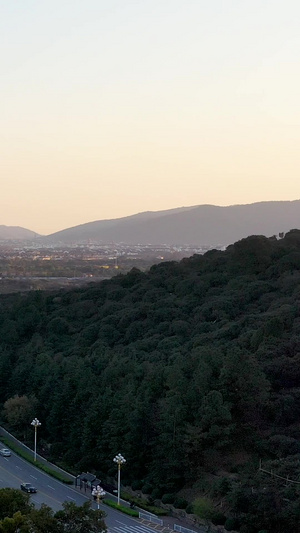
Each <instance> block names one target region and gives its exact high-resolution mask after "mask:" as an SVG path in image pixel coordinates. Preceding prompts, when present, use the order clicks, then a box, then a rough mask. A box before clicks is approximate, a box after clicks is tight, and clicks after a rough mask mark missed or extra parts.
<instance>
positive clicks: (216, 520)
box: [211, 512, 226, 526]
mask: <svg viewBox="0 0 300 533" xmlns="http://www.w3.org/2000/svg"><path fill="white" fill-rule="evenodd" d="M211 521H212V523H213V524H214V526H224V524H225V522H226V516H225V515H224V514H223V513H220V512H216V513H215V514H214V515H213V517H212V519H211Z"/></svg>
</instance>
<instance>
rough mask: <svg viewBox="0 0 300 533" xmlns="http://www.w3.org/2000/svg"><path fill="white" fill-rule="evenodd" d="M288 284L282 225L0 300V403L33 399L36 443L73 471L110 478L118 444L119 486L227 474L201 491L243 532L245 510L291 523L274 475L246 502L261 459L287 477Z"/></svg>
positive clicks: (295, 250)
mask: <svg viewBox="0 0 300 533" xmlns="http://www.w3.org/2000/svg"><path fill="white" fill-rule="evenodd" d="M299 287H300V232H299V231H296V230H293V231H291V232H289V233H287V234H286V236H285V237H284V238H282V239H280V240H279V241H277V240H276V239H274V238H273V239H267V238H265V237H263V236H251V237H249V238H247V239H243V240H241V241H239V242H238V243H235V244H234V245H232V246H230V247H228V249H227V250H226V251H224V252H221V251H219V250H212V251H210V252H209V253H207V254H205V255H204V256H197V255H195V256H193V257H192V258H190V259H185V260H183V261H181V262H180V263H175V262H169V263H162V264H158V265H155V266H153V267H151V269H150V271H149V272H148V273H141V272H140V271H138V270H137V269H134V270H132V271H131V272H130V273H129V274H128V275H127V276H123V275H120V276H117V277H115V278H113V279H111V280H108V281H105V282H103V283H100V284H93V285H91V286H90V287H86V288H82V289H76V290H72V291H58V292H55V293H51V292H49V293H43V294H40V295H37V293H28V294H26V295H6V296H3V297H1V298H0V333H1V335H0V402H1V404H2V406H3V405H4V403H5V402H6V401H7V400H9V399H10V398H13V397H14V396H16V395H17V396H19V397H23V396H27V397H28V398H34V399H35V401H36V404H35V413H36V414H35V415H34V416H36V415H37V416H38V418H39V419H40V420H41V421H42V426H41V429H40V442H42V441H43V442H44V443H45V445H46V446H47V447H48V449H49V453H51V459H52V460H56V461H58V462H60V463H61V464H64V465H69V466H70V467H71V468H72V469H73V470H75V471H78V472H81V471H83V470H86V471H90V470H92V471H96V472H97V475H99V476H101V478H104V476H107V475H109V476H116V468H115V465H114V464H113V462H112V459H113V457H114V456H115V454H116V453H118V452H121V453H122V454H124V456H125V457H126V459H127V463H126V465H125V466H124V467H123V469H122V480H123V482H124V484H131V483H136V482H137V481H138V480H143V482H141V483H140V484H136V489H137V490H142V491H143V492H145V493H147V494H148V495H149V497H151V498H152V499H153V498H156V497H158V494H160V495H161V494H164V496H163V499H164V498H165V497H166V496H167V495H169V494H172V495H174V494H176V493H177V492H178V491H179V490H180V489H181V488H182V487H185V486H191V485H193V484H195V482H197V481H198V480H199V479H203V477H204V476H205V474H215V475H217V476H219V477H220V476H221V479H222V477H223V478H224V477H225V475H226V474H223V473H221V474H220V472H226V471H227V473H228V472H238V474H239V476H240V478H241V479H242V484H241V486H240V487H239V488H240V490H241V493H239V494H237V493H236V487H235V485H234V483H231V481H228V479H227V480H226V478H225V479H224V480H223V481H222V482H220V483H219V485H218V486H216V485H214V486H213V487H212V492H213V493H214V495H215V497H216V498H223V499H225V500H226V505H227V506H228V507H230V506H231V508H232V509H234V512H235V513H236V516H237V518H238V519H239V520H240V519H241V520H243V524H242V525H243V527H248V529H249V531H250V530H251V528H253V523H252V522H251V520H253V521H254V516H255V515H256V516H257V517H258V519H257V521H258V522H257V524H256V526H255V527H256V529H257V530H258V529H264V528H266V529H269V528H270V527H272V528H273V531H274V532H276V533H277V531H280V533H281V531H282V530H284V528H285V529H287V527H289V528H292V529H293V528H294V529H293V531H297V530H296V529H295V516H298V512H299V509H298V507H297V505H298V503H297V502H298V499H297V498H298V493H297V491H296V490H295V491H293V492H292V495H290V494H289V497H287V496H286V493H285V491H286V488H283V487H282V486H281V485H280V486H279V485H277V484H276V483H277V481H276V480H275V481H274V479H273V485H272V487H271V488H270V490H269V491H268V497H266V496H264V495H263V496H262V497H261V498H255V497H254V496H255V494H256V493H255V490H260V487H261V485H262V486H265V478H259V479H258V478H256V471H257V467H258V464H259V458H262V459H263V460H264V461H273V463H274V464H273V465H272V469H273V470H274V471H275V472H281V470H282V469H283V472H284V475H289V476H290V478H293V479H296V477H295V476H296V472H295V468H296V470H297V466H295V465H297V463H296V460H295V461H293V460H292V459H293V458H294V459H295V458H296V457H298V454H299V442H300V429H299V419H300V370H299V369H300V288H299ZM8 405H9V404H8ZM31 438H32V436H31ZM31 444H32V443H31ZM237 457H238V458H240V457H242V458H244V459H242V460H240V459H239V460H236V458H237ZM247 461H248V462H249V464H250V465H251V468H252V469H251V468H250V471H247V473H245V471H244V470H243V463H246V462H247ZM292 465H293V467H292ZM249 472H250V473H249ZM247 476H248V477H247ZM299 476H300V472H299ZM246 478H247V479H246ZM244 481H245V483H244ZM246 481H247V482H246ZM247 487H248V488H247ZM249 487H252V488H253V491H254V492H253V493H252V492H251V493H250V494H249V493H248V492H247V490H248V489H249ZM271 489H272V490H271ZM155 491H156V492H155ZM174 498H175V496H174ZM174 498H173V500H172V502H170V503H173V502H174ZM288 499H289V500H290V502H289V503H288V502H286V500H288ZM278 502H279V504H278ZM275 504H276V505H275ZM274 505H275V508H276V513H277V517H279V518H277V521H276V519H275V515H274V513H273V511H272V510H271V511H270V512H269V514H268V520H267V519H266V512H265V510H266V509H268V508H269V507H271V506H273V507H274ZM268 506H269V507H268ZM244 515H247V516H244ZM273 515H274V517H273ZM212 516H213V510H212ZM266 520H267V522H268V523H266ZM270 524H271V526H270ZM278 524H280V528H281V529H279V526H278ZM227 525H228V524H227ZM276 528H277V529H276ZM255 533H257V531H256V530H255Z"/></svg>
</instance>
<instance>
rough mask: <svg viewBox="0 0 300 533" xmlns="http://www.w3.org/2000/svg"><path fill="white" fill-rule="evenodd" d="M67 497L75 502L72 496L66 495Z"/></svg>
mask: <svg viewBox="0 0 300 533" xmlns="http://www.w3.org/2000/svg"><path fill="white" fill-rule="evenodd" d="M67 498H69V500H73V502H76V500H74V498H71V496H67Z"/></svg>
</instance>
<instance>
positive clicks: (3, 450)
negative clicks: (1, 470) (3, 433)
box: [0, 448, 11, 457]
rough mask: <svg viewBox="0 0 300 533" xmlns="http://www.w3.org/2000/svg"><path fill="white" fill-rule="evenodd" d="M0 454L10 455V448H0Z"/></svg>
mask: <svg viewBox="0 0 300 533" xmlns="http://www.w3.org/2000/svg"><path fill="white" fill-rule="evenodd" d="M0 455H2V456H3V457H10V456H11V453H10V450H8V449H7V448H2V449H1V450H0Z"/></svg>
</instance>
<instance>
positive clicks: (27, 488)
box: [21, 483, 36, 494]
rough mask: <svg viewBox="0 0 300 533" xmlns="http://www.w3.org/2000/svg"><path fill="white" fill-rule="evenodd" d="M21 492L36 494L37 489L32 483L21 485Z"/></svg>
mask: <svg viewBox="0 0 300 533" xmlns="http://www.w3.org/2000/svg"><path fill="white" fill-rule="evenodd" d="M21 490H23V491H24V492H29V493H31V494H32V493H34V492H36V488H35V487H34V486H33V485H31V483H21Z"/></svg>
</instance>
